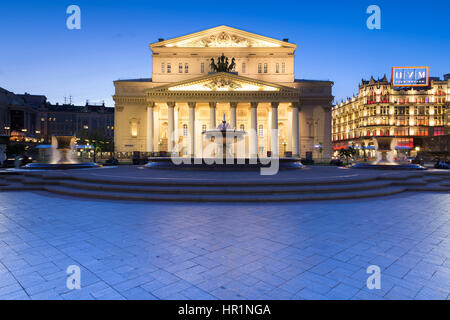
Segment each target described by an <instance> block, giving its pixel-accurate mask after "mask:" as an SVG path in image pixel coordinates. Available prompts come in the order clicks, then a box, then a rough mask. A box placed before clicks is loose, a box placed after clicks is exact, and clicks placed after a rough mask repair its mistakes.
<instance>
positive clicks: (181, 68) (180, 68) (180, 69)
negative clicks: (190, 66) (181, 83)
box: [178, 63, 183, 73]
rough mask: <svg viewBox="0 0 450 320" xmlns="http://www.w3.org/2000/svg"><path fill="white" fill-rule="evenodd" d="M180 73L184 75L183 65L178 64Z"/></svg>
mask: <svg viewBox="0 0 450 320" xmlns="http://www.w3.org/2000/svg"><path fill="white" fill-rule="evenodd" d="M178 73H183V64H182V63H179V64H178Z"/></svg>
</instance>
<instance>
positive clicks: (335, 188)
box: [46, 181, 391, 194]
mask: <svg viewBox="0 0 450 320" xmlns="http://www.w3.org/2000/svg"><path fill="white" fill-rule="evenodd" d="M56 184H57V185H60V186H63V187H68V188H74V189H82V190H94V191H95V190H100V191H109V192H128V193H164V194H283V193H317V192H320V193H330V192H349V191H359V190H370V189H379V188H385V187H389V186H391V182H389V181H369V182H364V183H354V184H345V185H329V186H323V185H318V186H240V187H223V186H208V187H205V186H124V185H117V184H108V185H103V184H94V183H82V182H78V181H58V182H55V183H48V182H47V183H46V185H47V186H51V185H56Z"/></svg>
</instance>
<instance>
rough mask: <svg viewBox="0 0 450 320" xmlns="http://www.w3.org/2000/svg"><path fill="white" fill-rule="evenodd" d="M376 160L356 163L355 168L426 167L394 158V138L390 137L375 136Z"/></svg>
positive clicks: (417, 168) (401, 168)
mask: <svg viewBox="0 0 450 320" xmlns="http://www.w3.org/2000/svg"><path fill="white" fill-rule="evenodd" d="M374 139H375V150H376V156H377V160H376V161H375V162H372V163H356V164H354V165H353V166H351V167H352V168H355V169H383V170H399V169H400V170H425V169H426V168H425V167H423V166H421V165H418V164H412V163H401V162H396V161H395V160H394V148H393V145H394V146H395V144H396V140H395V139H394V138H392V137H375V138H374Z"/></svg>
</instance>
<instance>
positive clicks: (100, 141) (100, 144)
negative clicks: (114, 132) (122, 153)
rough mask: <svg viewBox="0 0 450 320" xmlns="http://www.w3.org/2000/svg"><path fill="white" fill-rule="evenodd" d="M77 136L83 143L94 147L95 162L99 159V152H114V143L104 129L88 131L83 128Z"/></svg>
mask: <svg viewBox="0 0 450 320" xmlns="http://www.w3.org/2000/svg"><path fill="white" fill-rule="evenodd" d="M77 138H78V139H79V140H80V141H81V142H82V143H83V144H88V145H91V146H93V147H94V162H96V161H97V154H98V153H99V152H113V151H114V144H113V143H112V142H111V141H110V140H109V139H108V138H107V137H106V135H105V134H104V132H103V131H102V130H99V129H97V130H92V131H88V130H86V129H83V130H81V131H80V132H78V134H77Z"/></svg>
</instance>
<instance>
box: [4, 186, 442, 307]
mask: <svg viewBox="0 0 450 320" xmlns="http://www.w3.org/2000/svg"><path fill="white" fill-rule="evenodd" d="M70 265H76V266H79V267H80V268H81V289H80V290H76V289H75V290H69V289H68V288H67V287H66V279H67V274H66V269H67V267H68V266H70ZM370 265H377V266H379V267H380V268H381V289H380V290H376V289H375V290H369V289H368V288H367V286H366V280H367V278H368V277H369V276H370V275H369V274H367V273H366V269H367V267H368V266H370ZM449 293H450V194H448V193H447V194H445V193H403V194H400V195H397V196H389V197H385V198H374V199H360V200H353V201H350V200H345V201H328V202H304V203H287V204H264V203H261V204H258V203H256V204H255V203H254V204H246V203H240V204H223V203H222V204H220V203H219V204H214V203H203V204H202V203H189V204H183V203H163V202H161V203H139V202H119V201H114V202H108V201H101V200H83V199H74V198H69V197H59V196H58V197H57V196H51V195H49V194H44V193H42V194H39V193H32V192H2V193H0V299H450V296H449Z"/></svg>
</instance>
